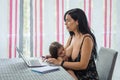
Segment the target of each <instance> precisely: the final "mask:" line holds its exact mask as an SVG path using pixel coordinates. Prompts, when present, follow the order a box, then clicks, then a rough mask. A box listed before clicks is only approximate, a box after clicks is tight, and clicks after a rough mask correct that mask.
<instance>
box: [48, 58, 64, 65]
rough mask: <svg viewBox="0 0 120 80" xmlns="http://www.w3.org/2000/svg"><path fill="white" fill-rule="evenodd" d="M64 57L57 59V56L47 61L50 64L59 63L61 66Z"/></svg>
mask: <svg viewBox="0 0 120 80" xmlns="http://www.w3.org/2000/svg"><path fill="white" fill-rule="evenodd" d="M62 61H63V59H62V58H61V57H58V58H57V59H55V58H48V60H47V62H48V63H50V64H54V65H58V66H60V65H61V63H62Z"/></svg>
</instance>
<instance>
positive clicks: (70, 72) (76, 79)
mask: <svg viewBox="0 0 120 80" xmlns="http://www.w3.org/2000/svg"><path fill="white" fill-rule="evenodd" d="M67 72H68V73H69V74H70V75H71V76H72V77H73V78H74V79H75V80H78V78H77V77H76V75H75V74H74V72H73V71H72V70H67Z"/></svg>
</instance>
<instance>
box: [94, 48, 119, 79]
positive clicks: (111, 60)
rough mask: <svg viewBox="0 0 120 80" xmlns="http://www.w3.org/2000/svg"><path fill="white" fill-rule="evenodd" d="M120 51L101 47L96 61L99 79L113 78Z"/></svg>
mask: <svg viewBox="0 0 120 80" xmlns="http://www.w3.org/2000/svg"><path fill="white" fill-rule="evenodd" d="M117 54H118V52H117V51H115V50H113V49H109V48H104V47H101V48H100V50H99V54H98V60H97V61H96V67H97V70H98V75H99V80H111V79H112V74H113V70H114V66H115V62H116V58H117Z"/></svg>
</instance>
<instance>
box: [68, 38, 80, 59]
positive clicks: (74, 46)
mask: <svg viewBox="0 0 120 80" xmlns="http://www.w3.org/2000/svg"><path fill="white" fill-rule="evenodd" d="M80 47H81V40H80V39H79V40H74V41H72V42H71V44H70V46H69V47H68V48H67V50H66V52H68V53H70V54H69V56H70V57H71V58H72V60H75V59H76V58H77V57H78V54H79V53H80Z"/></svg>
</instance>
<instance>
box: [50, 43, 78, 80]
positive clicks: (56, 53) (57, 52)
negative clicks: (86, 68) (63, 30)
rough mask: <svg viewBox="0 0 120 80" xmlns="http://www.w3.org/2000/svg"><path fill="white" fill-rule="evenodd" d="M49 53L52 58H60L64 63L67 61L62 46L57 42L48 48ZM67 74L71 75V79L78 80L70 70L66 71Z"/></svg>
mask: <svg viewBox="0 0 120 80" xmlns="http://www.w3.org/2000/svg"><path fill="white" fill-rule="evenodd" d="M49 52H50V55H51V57H52V58H56V59H57V58H58V57H61V58H62V59H63V60H64V61H68V57H67V56H66V55H65V49H64V47H63V45H62V44H60V43H58V42H52V43H51V44H50V46H49ZM67 71H68V73H70V74H71V76H72V77H74V79H75V80H78V79H77V77H76V75H75V74H74V72H73V71H72V70H67Z"/></svg>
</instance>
